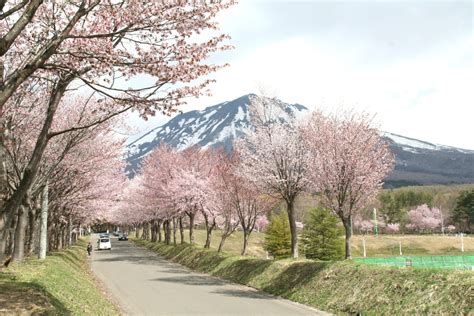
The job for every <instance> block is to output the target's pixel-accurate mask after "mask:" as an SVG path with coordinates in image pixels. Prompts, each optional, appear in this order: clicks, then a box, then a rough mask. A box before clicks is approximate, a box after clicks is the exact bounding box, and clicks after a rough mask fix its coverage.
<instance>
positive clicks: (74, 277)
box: [0, 240, 120, 315]
mask: <svg viewBox="0 0 474 316" xmlns="http://www.w3.org/2000/svg"><path fill="white" fill-rule="evenodd" d="M85 247H86V243H85V241H84V240H82V241H79V242H78V243H77V245H75V246H73V247H71V249H68V250H65V251H60V252H54V253H51V254H50V255H48V257H47V258H46V259H45V260H42V261H40V260H37V259H33V258H30V259H27V260H25V261H24V262H21V263H12V264H11V265H10V266H9V267H8V269H5V270H3V271H2V272H0V315H12V314H13V315H31V314H34V315H117V314H120V312H119V311H118V310H117V309H116V307H115V306H114V305H113V304H112V303H111V302H110V301H109V300H108V299H107V298H106V297H105V296H104V294H103V293H102V292H101V290H100V289H99V287H98V285H97V283H96V281H95V280H94V278H93V276H92V274H91V272H90V270H89V265H88V263H87V257H86V252H85Z"/></svg>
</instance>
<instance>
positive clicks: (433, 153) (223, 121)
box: [127, 95, 474, 185]
mask: <svg viewBox="0 0 474 316" xmlns="http://www.w3.org/2000/svg"><path fill="white" fill-rule="evenodd" d="M249 98H250V95H245V96H242V97H240V98H238V99H236V100H233V101H227V102H223V103H220V104H217V105H214V106H211V107H207V108H205V109H204V110H201V111H190V112H186V113H182V114H179V115H177V116H175V117H174V118H172V119H171V120H170V121H168V122H167V123H166V124H164V125H163V126H160V127H157V128H155V129H152V130H151V131H149V132H147V133H145V134H144V135H143V136H142V137H140V138H138V139H137V140H135V141H134V142H132V143H130V144H129V145H128V148H127V149H128V157H127V161H128V164H129V167H128V172H129V174H130V175H133V174H134V172H135V171H136V170H137V169H138V166H139V164H140V161H141V159H143V157H145V156H147V155H148V154H149V153H150V152H151V151H152V150H153V149H154V148H155V147H156V146H158V145H159V144H160V143H167V144H169V145H171V146H173V147H175V148H177V149H179V150H182V149H186V148H188V147H191V146H195V145H197V146H200V147H203V148H209V147H224V148H225V149H226V150H231V149H232V142H233V140H234V139H236V138H239V137H242V136H243V135H245V134H246V133H247V132H248V130H249V129H250V128H251V126H250V121H249V113H248V104H249ZM282 105H283V107H284V110H285V111H284V112H283V113H282V115H281V119H282V120H288V119H289V118H290V117H295V118H297V119H300V118H302V117H304V116H306V115H308V114H309V111H308V109H307V108H306V107H304V106H302V105H300V104H288V103H283V102H282ZM381 136H383V137H384V138H385V139H387V140H388V141H389V143H390V147H391V149H392V151H393V152H394V154H395V156H396V167H395V171H394V172H393V173H392V174H391V175H390V177H389V180H391V181H392V183H396V184H395V185H408V184H412V185H413V184H428V183H430V184H431V183H470V182H471V183H474V151H473V150H466V149H460V148H455V147H449V146H443V145H437V144H433V143H430V142H426V141H421V140H418V139H414V138H410V137H405V136H401V135H397V134H393V133H389V132H381Z"/></svg>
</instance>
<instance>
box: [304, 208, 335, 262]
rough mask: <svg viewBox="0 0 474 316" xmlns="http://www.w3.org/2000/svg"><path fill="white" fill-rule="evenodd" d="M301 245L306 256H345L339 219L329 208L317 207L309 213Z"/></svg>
mask: <svg viewBox="0 0 474 316" xmlns="http://www.w3.org/2000/svg"><path fill="white" fill-rule="evenodd" d="M308 216H309V218H308V220H307V222H306V224H305V226H304V229H303V234H302V238H301V245H302V247H303V252H304V254H305V256H306V258H309V259H319V260H338V259H342V258H343V257H344V240H343V239H342V238H341V236H342V230H341V228H340V227H338V225H337V224H338V219H337V218H336V216H334V215H333V214H332V213H331V212H330V211H329V210H327V209H324V208H315V209H312V210H311V211H310V212H309V213H308Z"/></svg>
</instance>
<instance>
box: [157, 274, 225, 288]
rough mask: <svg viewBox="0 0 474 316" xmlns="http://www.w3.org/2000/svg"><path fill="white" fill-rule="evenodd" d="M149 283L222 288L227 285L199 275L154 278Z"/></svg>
mask: <svg viewBox="0 0 474 316" xmlns="http://www.w3.org/2000/svg"><path fill="white" fill-rule="evenodd" d="M151 281H159V282H169V283H176V284H185V285H198V286H224V285H226V284H227V283H226V282H224V281H221V280H219V279H214V278H211V277H207V276H200V275H186V276H176V277H167V278H156V279H152V280H151Z"/></svg>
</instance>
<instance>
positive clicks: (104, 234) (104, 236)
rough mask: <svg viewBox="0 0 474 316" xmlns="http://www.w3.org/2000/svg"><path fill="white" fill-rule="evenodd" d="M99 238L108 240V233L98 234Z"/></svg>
mask: <svg viewBox="0 0 474 316" xmlns="http://www.w3.org/2000/svg"><path fill="white" fill-rule="evenodd" d="M99 238H109V233H100V234H99Z"/></svg>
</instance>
